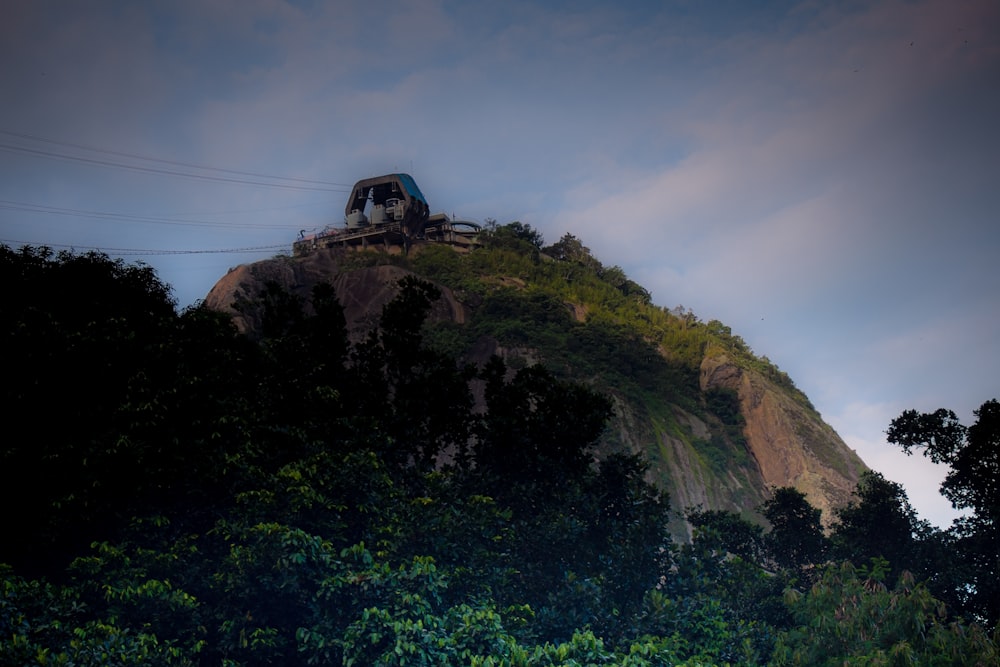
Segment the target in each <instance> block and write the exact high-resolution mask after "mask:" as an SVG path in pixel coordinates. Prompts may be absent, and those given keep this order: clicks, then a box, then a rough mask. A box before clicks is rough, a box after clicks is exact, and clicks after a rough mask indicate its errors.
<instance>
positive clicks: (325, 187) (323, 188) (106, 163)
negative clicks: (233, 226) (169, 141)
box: [0, 130, 351, 192]
mask: <svg viewBox="0 0 1000 667" xmlns="http://www.w3.org/2000/svg"><path fill="white" fill-rule="evenodd" d="M0 135H6V136H9V137H17V138H19V139H28V140H31V141H38V142H42V143H47V144H53V145H56V146H66V147H70V148H77V149H80V150H85V151H90V152H93V153H101V154H105V155H114V156H118V157H127V158H130V159H133V160H142V161H146V162H153V163H158V164H165V165H172V166H175V167H187V168H190V169H197V170H200V171H203V172H217V173H220V174H233V175H236V176H249V177H251V178H257V179H261V178H263V179H268V180H269V181H286V182H285V183H273V182H268V181H259V180H247V179H245V178H233V177H228V176H217V175H213V174H211V173H202V174H199V173H191V172H185V171H177V170H175V169H163V168H158V167H149V166H143V165H137V164H129V163H126V162H116V161H113V160H103V159H98V158H94V157H86V156H83V155H73V154H71V153H65V152H63V153H60V152H55V151H47V150H42V149H39V148H29V147H27V146H17V145H14V144H9V143H2V144H0V150H4V151H7V152H18V153H25V154H28V155H35V156H38V157H46V158H52V159H59V160H68V161H72V162H81V163H83V164H91V165H96V166H101V167H113V168H118V169H126V170H129V171H138V172H144V173H152V174H164V175H169V176H181V177H185V178H193V179H198V180H207V181H217V182H222V183H236V184H240V185H257V186H261V187H268V188H279V189H286V190H299V191H307V192H350V191H351V186H350V185H347V184H345V183H334V182H332V181H320V180H314V179H308V178H299V177H294V176H276V175H272V174H263V173H259V172H253V171H241V170H238V169H226V168H223V167H211V166H208V165H201V164H196V163H193V162H181V161H177V160H166V159H163V158H157V157H151V156H148V155H140V154H138V153H127V152H124V151H115V150H110V149H106V148H97V147H93V146H86V145H84V144H76V143H72V142H68V141H59V140H56V139H49V138H46V137H39V136H36V135H31V134H23V133H20V132H10V131H8V130H0Z"/></svg>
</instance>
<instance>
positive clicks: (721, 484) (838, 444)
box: [205, 249, 866, 537]
mask: <svg viewBox="0 0 1000 667" xmlns="http://www.w3.org/2000/svg"><path fill="white" fill-rule="evenodd" d="M357 264H358V262H357V256H356V255H353V253H352V252H351V251H345V250H340V249H330V250H325V251H320V252H316V253H314V254H311V255H308V256H306V257H301V258H295V259H292V258H287V257H283V258H275V259H271V260H266V261H263V262H258V263H255V264H250V265H245V266H240V267H237V268H235V269H233V270H231V271H230V272H229V273H228V274H227V275H225V276H224V277H223V278H222V279H220V280H219V282H218V283H217V284H216V285H215V287H213V288H212V290H211V292H210V293H209V294H208V296H207V297H206V298H205V303H206V305H207V306H209V307H211V308H215V309H218V310H221V311H225V312H229V313H232V314H233V316H234V319H235V321H236V324H237V326H238V327H239V328H240V330H241V331H244V332H249V333H253V332H254V331H255V330H257V327H259V325H260V322H259V321H257V320H259V316H258V315H255V313H254V312H253V311H252V310H250V311H248V312H244V313H241V312H237V311H236V310H235V309H234V308H233V304H234V303H236V302H238V301H240V300H244V301H245V300H253V299H254V298H255V297H257V296H258V295H259V294H260V293H261V292H262V291H263V290H264V288H265V287H266V285H267V283H268V282H271V281H273V282H275V283H277V284H278V285H280V286H281V287H283V288H285V289H287V290H288V291H290V292H292V293H294V294H297V295H299V296H300V297H302V298H303V300H304V301H305V302H306V303H308V299H309V295H310V292H311V290H312V288H313V286H314V285H316V284H318V283H321V282H326V283H330V284H332V285H333V286H334V288H335V291H336V294H337V298H338V299H339V300H340V302H341V304H342V305H343V306H344V315H345V318H346V320H347V323H348V329H349V332H350V334H351V337H352V338H354V339H358V338H359V337H360V336H362V335H363V333H364V332H366V331H367V330H369V328H370V327H372V326H373V325H375V324H376V323H377V320H378V317H379V315H380V313H381V310H382V307H383V306H384V305H385V304H386V303H388V302H389V301H390V300H391V299H392V298H393V297H395V296H396V294H397V293H398V282H399V280H400V279H401V278H403V277H405V276H407V275H412V274H411V272H410V271H407V270H406V269H403V268H401V267H399V266H396V265H394V264H381V265H378V266H367V267H363V268H351V267H352V266H356V265H357ZM490 280H492V281H494V282H495V283H496V284H497V285H500V286H504V287H507V288H511V287H513V288H515V289H523V288H524V287H525V284H524V281H523V280H521V279H515V278H510V277H505V276H495V277H492V278H490ZM438 287H439V288H440V289H441V294H442V296H441V298H440V299H439V300H438V301H437V302H436V303H435V304H434V305H433V308H432V312H431V314H430V318H431V320H432V321H452V322H456V323H459V324H462V323H465V322H466V321H467V319H468V317H469V315H470V310H469V309H470V307H475V305H476V304H475V303H473V302H472V301H469V303H468V304H467V305H466V304H463V303H462V301H461V300H460V299H459V298H457V297H456V295H455V293H453V292H452V291H451V290H450V289H448V288H447V287H444V286H441V285H439V286H438ZM472 296H477V295H472ZM479 298H481V297H479ZM566 305H567V308H568V309H569V310H570V313H569V314H570V315H571V316H572V317H573V319H575V320H576V321H577V322H584V321H585V320H586V316H587V305H586V304H576V305H574V304H571V303H569V302H567V303H566ZM660 351H661V354H663V356H664V357H665V358H669V356H670V354H671V352H670V351H669V350H666V349H661V350H660ZM494 354H496V355H499V356H501V357H502V358H503V359H504V360H505V361H506V362H507V363H508V366H509V367H510V368H512V369H513V368H518V367H522V366H525V365H530V364H534V363H539V362H542V361H544V354H543V353H542V352H541V351H540V350H538V349H534V348H528V347H505V346H503V345H501V344H499V343H498V342H497V341H496V340H495V339H493V338H490V337H488V336H484V337H481V338H480V339H479V340H478V341H477V342H476V343H475V344H474V345H473V347H472V348H471V349H470V350H468V351H467V352H466V356H465V360H466V361H469V362H472V363H484V362H485V361H486V360H488V359H489V357H490V356H491V355H494ZM512 372H513V371H512ZM588 380H589V379H588ZM480 384H481V383H480ZM700 388H701V391H702V392H705V391H709V390H712V389H718V388H722V389H731V390H733V391H735V392H736V394H737V396H738V398H739V408H740V413H741V414H742V416H743V418H744V420H745V427H744V431H743V435H744V437H745V444H744V443H743V442H736V441H735V440H737V438H734V437H732V436H731V434H727V433H728V432H727V430H726V426H725V425H724V424H722V422H720V421H719V419H718V418H717V417H715V416H714V415H713V414H711V412H710V411H706V413H705V415H703V416H698V415H695V414H692V413H691V412H690V411H689V410H685V409H683V408H681V407H680V406H678V405H674V404H671V403H669V402H667V401H666V400H665V399H664V400H662V401H660V402H657V401H656V399H655V398H654V399H653V400H652V402H651V403H650V402H644V403H636V402H634V401H630V400H629V399H627V398H626V397H625V396H622V395H617V394H616V392H615V389H614V388H613V387H612V388H611V390H610V393H611V399H612V405H613V417H612V420H611V423H610V424H609V428H608V430H607V435H606V437H605V441H604V442H603V443H602V444H601V447H600V451H599V452H598V455H602V454H606V453H609V452H611V451H631V452H641V453H643V454H644V455H646V456H647V457H648V458H649V459H650V461H651V467H650V470H649V473H648V477H649V478H650V480H651V481H655V482H656V483H657V484H659V485H660V486H662V487H663V488H664V489H665V490H666V491H668V492H669V494H670V498H671V504H672V506H673V507H674V508H675V509H678V510H684V509H687V508H692V507H698V506H700V507H702V508H704V509H723V510H729V511H736V512H741V513H744V514H747V515H754V514H755V512H756V508H758V507H759V506H760V504H761V503H762V502H763V501H764V500H766V499H767V498H768V497H769V495H770V492H771V489H773V488H775V487H781V486H793V487H795V488H797V489H799V490H800V491H802V492H803V493H804V494H805V495H806V496H807V497H808V499H809V501H810V502H811V503H812V504H813V505H814V506H816V507H818V508H820V509H821V510H822V512H823V520H824V522H825V523H827V524H829V523H830V521H831V519H832V517H833V513H832V510H833V509H834V508H836V507H839V506H841V505H843V504H844V503H845V502H846V501H847V500H848V499H849V498H850V494H851V492H852V491H853V490H854V488H855V485H856V483H857V480H858V477H859V475H860V474H861V472H862V471H864V470H865V469H866V466H865V465H864V463H863V462H862V461H861V459H860V458H859V457H858V456H857V454H855V453H854V452H853V450H851V449H850V448H848V447H847V445H846V444H844V442H843V441H842V440H841V439H840V438H839V436H837V434H836V433H835V432H834V431H833V429H832V428H830V427H829V426H828V425H826V424H825V423H824V422H823V420H822V419H821V417H820V416H819V415H818V414H816V412H815V411H814V410H812V409H811V408H810V407H809V406H808V405H807V403H808V401H804V402H799V401H797V400H796V399H795V397H794V396H792V395H790V393H789V392H788V391H785V390H784V389H782V388H780V387H777V386H776V385H775V384H774V383H773V382H771V381H770V380H768V379H767V378H766V377H764V376H763V375H761V374H759V373H756V372H754V371H751V370H746V369H745V368H742V367H740V366H739V365H737V364H736V363H735V362H734V361H733V360H732V359H730V358H729V357H728V356H727V355H726V354H725V353H722V352H709V353H708V355H707V356H706V357H705V358H704V359H703V361H702V364H701V369H700ZM472 391H473V395H474V397H475V398H476V401H477V404H478V405H480V406H481V405H482V402H483V396H482V391H483V387H482V386H478V385H477V383H473V387H472ZM694 400H696V401H702V400H703V398H702V397H694ZM672 531H673V532H674V534H675V535H676V536H678V537H683V536H689V535H690V533H689V531H690V527H689V526H688V525H687V524H686V523H685V522H684V521H683V520H682V519H681V518H680V515H678V518H677V520H676V521H675V522H674V524H673V525H672Z"/></svg>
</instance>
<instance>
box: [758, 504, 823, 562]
mask: <svg viewBox="0 0 1000 667" xmlns="http://www.w3.org/2000/svg"><path fill="white" fill-rule="evenodd" d="M762 509H763V514H764V518H765V519H767V520H768V522H769V523H770V524H771V532H770V533H768V534H767V537H766V539H765V547H766V549H767V554H768V557H769V558H770V560H771V561H772V562H773V563H775V564H777V565H778V566H779V567H782V568H787V569H798V570H803V569H807V568H810V567H811V566H813V565H815V564H818V563H822V562H824V560H825V557H826V551H827V549H828V542H827V538H826V536H825V535H824V533H823V526H822V524H821V523H820V511H819V510H818V509H816V508H815V507H813V506H812V505H810V504H809V501H808V500H806V497H805V494H803V493H802V492H801V491H799V490H797V489H795V488H792V487H787V486H786V487H781V488H778V489H775V490H774V493H773V494H772V495H771V497H770V498H769V499H768V500H767V501H766V502H765V503H764V506H763V508H762Z"/></svg>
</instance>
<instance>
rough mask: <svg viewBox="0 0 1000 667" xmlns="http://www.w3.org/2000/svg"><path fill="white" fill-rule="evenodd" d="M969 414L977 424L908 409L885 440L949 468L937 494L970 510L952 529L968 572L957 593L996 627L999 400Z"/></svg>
mask: <svg viewBox="0 0 1000 667" xmlns="http://www.w3.org/2000/svg"><path fill="white" fill-rule="evenodd" d="M973 414H974V415H975V417H976V422H975V423H974V424H973V425H972V426H969V427H965V426H963V425H962V424H961V423H960V422H959V420H958V417H956V416H955V413H954V412H952V411H951V410H945V409H943V408H942V409H939V410H936V411H934V412H932V413H923V414H922V413H918V412H917V411H916V410H906V411H904V412H903V413H902V414H901V415H900V416H899V417H897V418H896V419H893V420H892V423H891V424H890V425H889V429H888V431H887V432H886V438H887V440H888V441H889V443H891V444H894V445H898V446H900V447H902V449H903V451H904V452H906V453H907V454H912V453H913V452H914V451H916V450H922V451H923V455H924V456H926V457H927V458H929V459H930V460H931V461H933V462H934V463H944V464H945V465H947V466H948V467H949V471H948V474H947V475H946V476H945V479H944V482H942V484H941V494H942V495H943V496H944V497H945V498H947V499H948V500H950V501H951V503H952V505H953V506H954V507H955V508H956V509H965V510H969V511H970V512H971V514H970V515H969V516H967V517H963V518H961V519H959V520H957V521H956V522H955V524H954V525H953V526H952V530H951V532H952V533H953V535H954V536H955V538H956V545H955V546H956V549H957V550H958V552H959V553H960V554H961V556H962V559H963V561H964V564H963V566H964V567H965V568H967V575H968V578H967V580H966V581H964V582H963V583H962V584H960V590H959V593H960V594H961V595H964V597H965V598H966V609H965V610H966V611H968V612H969V613H971V614H973V615H974V616H975V617H976V618H978V619H980V620H982V621H984V622H986V623H988V624H990V626H995V625H996V624H997V623H998V622H1000V402H998V401H997V400H996V399H992V400H989V401H987V402H985V403H983V404H982V406H980V407H979V409H977V410H975V411H974V412H973Z"/></svg>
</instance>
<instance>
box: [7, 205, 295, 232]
mask: <svg viewBox="0 0 1000 667" xmlns="http://www.w3.org/2000/svg"><path fill="white" fill-rule="evenodd" d="M0 210H7V211H24V212H26V213H43V214H52V215H67V216H71V217H76V218H96V219H100V220H116V221H124V222H146V223H150V224H157V225H181V226H188V227H230V228H232V227H236V228H240V229H278V230H289V229H295V227H296V225H287V224H284V225H282V224H247V223H241V222H212V221H208V220H182V219H178V218H162V217H156V216H148V215H132V214H127V213H113V212H109V211H88V210H86V209H79V208H63V207H59V206H46V205H44V204H32V203H29V202H17V201H10V200H6V199H0Z"/></svg>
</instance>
